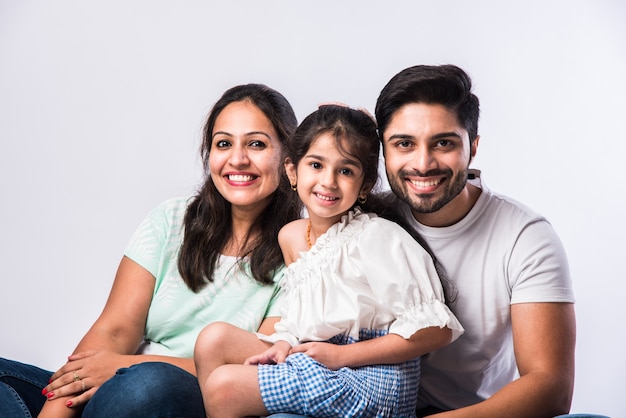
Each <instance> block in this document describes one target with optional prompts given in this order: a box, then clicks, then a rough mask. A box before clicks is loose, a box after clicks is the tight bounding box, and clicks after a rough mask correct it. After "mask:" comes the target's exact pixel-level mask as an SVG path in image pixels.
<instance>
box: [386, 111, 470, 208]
mask: <svg viewBox="0 0 626 418" xmlns="http://www.w3.org/2000/svg"><path fill="white" fill-rule="evenodd" d="M477 142H478V138H477V139H476V141H474V144H473V146H471V147H470V142H469V137H468V133H467V131H466V130H465V128H464V127H463V126H462V125H461V124H460V123H459V121H458V120H457V116H456V114H455V113H453V112H451V111H449V110H448V109H447V108H446V107H445V106H442V105H438V104H425V103H410V104H407V105H404V106H403V107H401V108H400V109H398V110H397V111H396V112H395V113H394V114H393V116H392V118H391V122H390V123H389V124H388V125H387V128H386V129H385V132H383V152H384V155H385V168H386V170H387V178H388V180H389V185H390V186H391V189H392V190H393V191H394V193H395V194H397V195H398V196H399V197H400V198H401V199H402V200H404V201H405V202H407V203H408V204H409V205H410V206H411V208H412V209H413V214H414V215H415V217H416V219H418V220H420V214H432V213H435V212H437V211H439V210H441V209H442V208H445V209H444V210H445V211H450V212H451V213H450V214H451V215H452V214H454V213H456V212H459V211H461V210H462V209H463V210H464V209H465V208H462V207H455V206H463V205H465V204H466V199H463V198H459V199H456V198H457V197H458V196H459V194H461V192H462V191H463V190H464V189H465V185H466V182H467V172H468V168H469V163H470V160H471V158H472V157H473V156H474V154H475V153H476V146H477ZM451 202H452V203H451ZM455 203H456V204H455ZM447 205H449V206H447ZM467 210H469V208H467ZM465 213H466V212H465Z"/></svg>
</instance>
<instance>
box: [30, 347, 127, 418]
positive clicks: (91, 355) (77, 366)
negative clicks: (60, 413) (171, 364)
mask: <svg viewBox="0 0 626 418" xmlns="http://www.w3.org/2000/svg"><path fill="white" fill-rule="evenodd" d="M127 357H128V356H125V355H122V354H118V353H114V352H111V351H104V350H101V351H96V350H89V351H83V352H80V353H76V354H73V355H71V356H70V357H68V360H69V361H68V362H67V363H66V364H65V365H64V366H63V367H61V368H60V369H59V370H57V371H56V372H55V373H54V374H53V375H52V377H51V378H50V383H49V384H48V386H46V387H45V388H43V391H42V394H43V395H44V396H46V397H47V398H48V400H53V399H57V398H60V397H68V399H67V400H66V402H65V403H66V405H67V406H69V407H75V406H79V405H83V404H85V403H87V401H88V400H89V399H91V397H92V396H93V395H94V393H96V391H97V390H98V388H99V387H100V386H102V384H103V383H104V382H106V381H107V380H109V379H110V378H111V377H113V375H114V374H115V372H116V370H118V369H120V368H122V367H128V366H129V364H130V363H129V361H128V359H127Z"/></svg>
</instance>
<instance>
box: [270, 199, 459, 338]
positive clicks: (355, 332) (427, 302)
mask: <svg viewBox="0 0 626 418" xmlns="http://www.w3.org/2000/svg"><path fill="white" fill-rule="evenodd" d="M281 286H282V288H283V290H284V293H285V294H284V298H283V302H282V303H283V305H282V307H281V317H282V318H281V320H280V322H278V323H277V324H276V326H275V329H276V333H274V334H272V335H270V336H263V335H259V337H260V338H261V339H263V340H265V341H269V342H276V341H279V340H285V341H287V342H289V343H290V344H291V345H292V346H295V345H297V344H298V343H303V342H307V341H325V340H328V339H330V338H331V337H334V336H336V335H338V334H342V335H344V336H349V337H351V338H353V339H355V340H358V338H359V330H360V329H370V330H388V331H389V333H393V334H398V335H400V336H402V337H404V338H407V339H408V338H409V337H410V336H411V335H413V334H414V333H415V332H416V331H418V330H420V329H422V328H427V327H432V326H438V327H448V328H450V329H451V330H452V334H453V336H452V340H455V339H456V338H458V337H459V336H460V335H461V334H462V333H463V331H464V330H463V327H462V326H461V324H460V323H459V321H458V320H457V318H456V317H455V316H454V314H453V313H452V312H451V311H450V309H448V307H447V306H446V304H445V303H444V295H443V288H442V286H441V282H440V280H439V276H438V275H437V272H436V270H435V266H434V264H433V262H432V259H431V257H430V255H429V254H428V253H427V252H426V250H424V248H423V247H422V246H421V245H420V244H418V243H417V242H416V241H415V240H414V239H413V238H412V237H411V236H410V235H409V234H408V233H407V232H406V231H404V229H402V227H400V226H399V225H397V224H395V223H393V222H391V221H388V220H386V219H383V218H379V217H377V216H376V215H375V214H372V213H362V212H361V211H360V210H359V209H358V208H357V209H355V210H354V211H351V212H349V213H348V214H346V215H345V216H343V217H342V219H341V221H339V222H338V223H336V224H335V225H333V226H331V227H330V228H329V229H328V231H327V232H326V233H325V234H323V235H322V236H320V237H319V238H318V239H317V241H316V242H315V245H314V246H313V248H311V249H310V250H309V251H307V252H302V253H301V254H300V258H299V259H298V260H296V261H294V262H293V263H291V264H290V265H289V267H287V270H286V272H285V277H284V279H283V282H282V284H281Z"/></svg>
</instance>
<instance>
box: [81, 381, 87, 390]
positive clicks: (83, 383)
mask: <svg viewBox="0 0 626 418" xmlns="http://www.w3.org/2000/svg"><path fill="white" fill-rule="evenodd" d="M80 384H81V385H82V386H83V392H84V391H85V390H87V389H86V388H85V381H84V380H83V379H80Z"/></svg>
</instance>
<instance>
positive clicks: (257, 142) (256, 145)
mask: <svg viewBox="0 0 626 418" xmlns="http://www.w3.org/2000/svg"><path fill="white" fill-rule="evenodd" d="M249 145H250V146H251V147H253V148H266V147H267V145H266V144H265V142H263V141H260V140H254V141H250V144H249Z"/></svg>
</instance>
